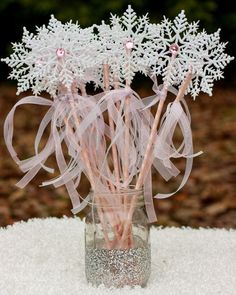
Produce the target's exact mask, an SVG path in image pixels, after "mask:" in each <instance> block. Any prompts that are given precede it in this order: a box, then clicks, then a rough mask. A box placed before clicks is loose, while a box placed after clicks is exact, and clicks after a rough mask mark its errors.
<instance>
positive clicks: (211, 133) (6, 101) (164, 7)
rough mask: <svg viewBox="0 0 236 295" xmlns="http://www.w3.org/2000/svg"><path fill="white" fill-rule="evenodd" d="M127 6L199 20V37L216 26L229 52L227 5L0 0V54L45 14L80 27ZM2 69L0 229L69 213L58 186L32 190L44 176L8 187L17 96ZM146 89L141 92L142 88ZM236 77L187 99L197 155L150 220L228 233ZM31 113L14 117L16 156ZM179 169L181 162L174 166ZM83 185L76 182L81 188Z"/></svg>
mask: <svg viewBox="0 0 236 295" xmlns="http://www.w3.org/2000/svg"><path fill="white" fill-rule="evenodd" d="M128 4H131V5H132V6H133V8H134V10H135V11H136V12H137V13H138V14H139V15H140V14H146V13H147V12H148V13H149V17H150V20H151V21H152V22H159V21H160V20H161V19H162V17H163V15H165V16H167V17H170V18H173V17H175V16H176V15H177V14H178V13H179V12H180V10H182V9H184V10H185V12H186V15H187V17H188V19H189V20H200V27H201V28H205V29H206V30H207V32H209V33H210V32H214V31H216V30H217V29H218V28H219V27H220V28H221V29H222V32H221V38H222V41H224V42H225V41H229V44H228V46H227V53H228V54H230V55H232V56H234V55H235V48H236V9H235V1H233V0H224V1H222V0H179V1H177V0H165V1H163V0H156V1H154V0H146V1H141V0H135V1H131V0H130V1H128V2H127V1H124V0H111V1H108V2H105V1H101V0H87V1H84V0H83V1H82V0H68V1H66V0H40V1H36V0H0V34H1V43H0V56H1V57H5V56H7V55H9V54H10V53H11V44H10V43H11V42H18V41H20V40H21V37H22V32H23V30H22V27H23V26H25V27H27V29H28V30H30V31H32V32H34V31H35V26H41V25H42V24H47V23H48V20H49V18H50V15H51V14H54V15H55V17H56V18H58V19H59V20H61V21H68V20H70V19H72V20H74V21H76V20H78V21H79V23H80V24H81V26H82V27H85V26H89V25H92V24H93V23H100V22H101V20H108V18H109V15H110V12H112V13H113V14H121V13H123V11H124V10H125V9H126V8H127V5H128ZM8 73H9V69H8V68H7V66H5V65H4V64H3V63H1V64H0V226H1V225H2V226H5V225H7V224H12V223H14V222H15V221H18V220H22V219H23V220H27V219H28V218H31V217H47V216H58V217H60V216H62V215H64V214H65V215H68V216H71V215H72V214H71V212H70V207H71V205H70V202H69V198H68V196H67V194H66V191H65V189H64V188H59V189H56V190H55V189H53V188H51V187H49V188H39V187H38V185H39V184H40V183H41V181H42V180H43V179H45V178H49V177H50V175H45V174H43V173H41V174H40V175H39V177H37V178H36V179H34V180H33V182H32V183H30V184H29V185H28V186H27V187H26V188H25V189H23V190H20V189H18V188H16V187H15V186H14V184H15V183H16V182H17V181H18V180H19V179H20V177H21V176H22V175H21V173H20V172H19V170H18V169H17V167H16V165H15V163H14V162H13V161H12V159H11V158H10V155H9V153H8V152H7V150H6V148H5V144H4V142H3V137H2V128H3V122H4V119H5V116H6V114H7V113H8V112H9V110H10V109H11V107H12V106H13V104H14V103H15V102H16V100H17V98H16V96H15V92H16V88H15V85H16V83H15V82H11V83H10V84H9V82H7V81H6V79H7V76H8ZM140 85H142V86H141V87H139V89H138V91H139V93H140V95H141V96H145V95H150V94H151V93H152V92H151V89H150V84H147V83H145V81H143V83H140ZM148 86H149V87H148ZM235 93H236V76H235V61H234V62H232V63H231V64H230V65H229V66H228V67H227V69H226V71H225V79H224V80H222V81H220V82H217V83H216V87H215V88H214V92H213V97H214V100H213V99H212V98H209V97H207V96H206V95H202V94H201V95H200V96H199V97H198V99H197V101H196V102H193V101H192V100H191V99H189V98H188V103H189V107H190V111H191V113H192V119H193V120H192V127H193V137H194V146H195V150H196V151H199V150H203V151H204V154H203V155H202V156H201V157H199V158H197V159H195V161H194V168H193V171H192V174H191V177H190V179H189V181H188V183H187V185H186V186H185V187H184V188H183V189H182V190H181V191H180V192H179V193H178V194H176V195H175V196H174V197H172V198H171V199H169V200H161V201H158V202H155V206H156V208H157V211H158V222H159V224H162V225H174V226H180V225H188V226H193V227H198V226H213V227H227V228H230V227H233V228H236V198H235V197H236V185H235V184H236V152H235V151H236V120H235V118H236V108H235ZM41 115H42V114H41V113H39V111H38V109H37V108H34V107H32V108H24V109H22V110H21V111H19V112H17V115H16V120H15V125H16V130H17V132H16V137H15V140H14V143H15V145H16V148H17V150H18V152H19V154H20V156H21V157H22V158H26V157H27V156H29V155H30V154H31V153H32V143H33V140H34V136H35V130H36V128H37V126H38V124H39V120H40V117H41ZM179 167H180V168H183V167H184V162H182V163H180V164H179ZM154 179H155V181H154V182H153V190H154V192H157V191H165V190H166V191H172V190H174V189H175V188H176V187H177V185H178V183H179V181H180V179H179V178H178V179H177V181H174V182H173V183H170V184H168V185H167V184H166V183H165V182H163V181H161V180H160V179H159V178H158V177H157V176H154ZM86 187H87V184H86V183H84V188H85V190H86Z"/></svg>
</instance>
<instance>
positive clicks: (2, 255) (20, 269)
mask: <svg viewBox="0 0 236 295" xmlns="http://www.w3.org/2000/svg"><path fill="white" fill-rule="evenodd" d="M151 245H152V273H151V277H150V279H149V282H148V285H147V287H146V288H140V287H135V288H133V289H131V288H128V287H127V288H126V287H125V288H123V289H107V288H105V287H104V286H100V287H98V288H95V287H92V286H91V285H89V284H87V282H86V278H85V273H84V223H83V222H82V221H81V220H80V219H79V218H77V217H75V218H67V217H64V218H62V219H58V218H46V219H31V220H29V221H28V222H18V223H15V224H14V225H13V226H8V227H7V228H0V295H38V294H40V295H49V294H50V295H51V294H52V295H62V294H63V295H79V294H86V295H90V294H92V295H99V294H110V295H112V294H114V295H126V294H127V295H134V294H142V295H147V294H158V295H169V294H173V295H183V294H186V295H198V294H199V295H205V294H207V295H210V294H212V295H213V294H214V295H218V294H224V295H229V294H232V295H235V294H236V230H225V229H203V228H200V229H192V228H160V227H158V228H152V229H151Z"/></svg>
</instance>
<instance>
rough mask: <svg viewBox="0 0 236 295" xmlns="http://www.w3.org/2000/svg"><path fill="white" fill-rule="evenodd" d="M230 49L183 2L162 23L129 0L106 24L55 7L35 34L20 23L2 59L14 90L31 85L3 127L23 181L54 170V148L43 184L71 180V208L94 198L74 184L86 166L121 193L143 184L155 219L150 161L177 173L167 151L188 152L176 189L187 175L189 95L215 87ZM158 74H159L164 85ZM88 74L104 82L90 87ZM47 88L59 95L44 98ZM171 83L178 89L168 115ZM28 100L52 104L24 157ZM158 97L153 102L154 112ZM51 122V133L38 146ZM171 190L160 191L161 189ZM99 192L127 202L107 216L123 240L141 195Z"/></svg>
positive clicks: (95, 186)
mask: <svg viewBox="0 0 236 295" xmlns="http://www.w3.org/2000/svg"><path fill="white" fill-rule="evenodd" d="M224 48H225V43H220V40H219V30H218V31H217V32H215V33H213V34H207V33H206V32H205V31H202V32H199V31H198V23H196V22H193V23H188V22H187V19H186V17H185V14H184V12H183V11H182V12H181V13H180V14H179V15H178V16H177V17H176V18H175V19H174V21H170V20H168V19H166V18H164V20H163V21H162V22H161V23H160V24H151V23H149V21H148V17H147V16H146V15H145V16H143V17H140V18H138V17H137V16H136V13H135V12H134V11H133V9H132V8H131V7H130V6H129V7H128V9H127V10H126V12H125V13H124V15H123V16H122V17H117V16H114V15H112V16H111V23H110V25H107V24H105V23H104V22H102V24H101V25H93V26H92V27H89V28H86V29H82V28H80V26H79V25H78V24H77V23H76V24H73V23H72V22H69V23H66V24H62V23H61V22H59V21H57V20H56V19H55V18H54V17H53V16H52V17H51V19H50V22H49V25H48V26H47V27H45V26H43V27H40V28H37V33H36V34H35V35H33V34H31V33H29V32H28V31H27V30H26V29H24V34H23V41H22V43H17V44H13V49H14V53H13V54H12V55H11V56H10V57H9V58H5V59H3V61H5V62H6V63H7V64H8V65H9V66H10V67H12V68H13V70H12V72H11V74H10V78H13V79H16V80H18V92H17V94H19V93H20V92H23V91H26V90H28V89H31V90H32V91H33V94H34V96H28V97H25V98H23V99H21V100H20V101H19V102H18V103H17V104H16V105H15V106H14V107H13V109H12V110H11V111H10V113H9V114H8V116H7V118H6V121H5V126H4V137H5V141H6V145H7V148H8V150H9V152H10V154H11V156H12V158H13V159H14V160H15V161H16V163H17V164H18V166H19V168H20V169H21V170H22V171H23V172H24V173H26V174H25V176H24V177H23V178H22V179H21V180H20V181H19V182H18V184H17V185H18V186H19V187H21V188H22V187H24V186H26V185H27V184H28V183H29V181H30V180H31V179H32V178H33V177H34V176H35V175H36V174H37V173H38V171H39V170H40V169H44V170H46V171H47V172H49V173H53V172H54V169H53V168H51V167H48V166H47V165H46V161H47V159H48V158H49V157H50V156H51V155H52V154H53V153H55V156H56V161H57V165H58V168H59V172H60V173H59V176H58V177H56V178H54V179H51V180H49V181H45V182H43V183H42V185H43V186H45V185H51V184H52V185H54V186H55V187H58V186H61V185H65V186H66V188H67V191H68V193H69V196H70V198H71V201H72V204H73V209H72V212H73V213H78V212H79V211H80V210H82V209H83V208H84V207H85V206H86V205H87V203H88V202H89V197H87V198H85V199H82V197H81V196H80V194H79V192H78V190H77V188H78V187H79V184H80V179H81V175H82V174H84V175H85V176H86V177H87V178H88V180H89V182H90V183H91V188H92V190H93V191H94V192H106V193H107V192H113V193H114V192H120V191H123V190H124V189H126V188H128V187H129V186H130V185H131V184H132V185H134V187H135V189H141V188H142V187H144V191H145V203H146V209H147V214H148V217H149V221H150V222H153V221H155V220H156V215H155V211H154V208H153V200H152V186H151V184H152V179H151V177H152V176H151V168H154V170H156V171H157V172H158V173H160V175H161V176H162V177H163V178H164V179H165V180H166V181H168V180H169V179H170V178H171V177H175V176H177V175H178V174H179V173H180V171H179V170H178V169H177V167H176V166H175V165H174V164H173V162H172V161H171V159H172V158H181V157H182V158H186V168H185V172H184V177H183V180H182V182H181V184H180V186H179V188H178V190H179V189H181V188H182V187H183V185H184V184H185V183H186V181H187V179H188V177H189V175H190V172H191V168H192V159H193V157H195V156H196V155H198V154H199V153H198V154H193V145H192V133H191V128H190V114H189V111H188V108H187V104H186V102H185V100H184V95H186V94H188V93H190V94H191V95H192V96H193V97H194V98H195V97H196V96H197V95H198V94H199V92H200V91H203V92H206V93H208V94H209V95H211V91H212V87H213V81H214V80H217V79H220V78H222V77H223V74H222V69H223V68H224V67H225V66H226V64H228V63H229V62H230V61H231V60H232V59H233V58H232V57H230V56H228V55H227V54H225V53H224ZM138 72H139V73H142V74H144V75H147V76H149V77H150V78H151V79H152V80H153V81H154V87H153V90H154V92H155V95H154V96H153V97H149V98H145V99H141V98H140V97H139V95H138V94H137V93H136V92H135V91H134V90H132V88H131V83H132V81H133V78H134V76H135V74H136V73H138ZM157 77H158V79H159V78H161V79H162V84H161V85H158V84H157ZM89 82H93V83H94V85H95V86H96V87H97V88H102V89H103V91H102V92H101V93H99V94H96V95H88V94H87V93H86V85H87V83H89ZM174 86H177V88H174ZM41 91H46V92H48V93H49V94H50V96H51V97H52V98H53V100H49V99H46V98H43V97H39V96H38V94H39V93H40V92H41ZM168 92H172V93H174V94H175V96H176V98H175V99H174V101H173V102H171V103H169V104H168V105H167V108H166V111H165V113H164V115H162V112H163V108H164V104H165V100H166V97H167V94H168ZM23 104H36V105H43V106H48V107H49V109H48V111H47V113H46V114H45V116H44V117H43V119H42V121H41V123H40V126H39V129H38V131H37V134H36V138H35V145H34V149H35V155H33V156H32V157H30V158H29V159H26V160H20V159H19V158H18V156H17V154H16V152H15V150H14V148H13V145H12V140H13V117H14V112H15V110H16V108H17V107H18V106H20V105H23ZM152 106H156V107H157V109H156V112H155V116H153V115H152V113H151V107H152ZM48 126H50V134H49V136H48V139H47V142H46V144H45V145H44V147H43V148H41V149H40V142H41V139H42V137H43V136H45V134H46V129H47V128H48ZM177 126H179V127H180V130H181V132H182V135H183V141H182V143H181V144H180V146H179V147H178V148H176V147H175V145H174V143H173V135H174V132H175V129H176V127H177ZM158 127H159V128H158ZM62 144H63V145H64V146H65V149H64V150H63V149H62ZM65 154H66V156H65ZM68 157H69V160H68ZM171 195H172V194H157V195H156V196H155V198H166V197H169V196H171ZM96 201H97V204H100V205H103V203H104V202H105V203H106V204H108V205H109V206H110V207H112V205H114V204H116V206H119V207H120V208H122V210H120V211H123V213H125V214H122V216H119V214H118V213H116V212H115V211H114V212H113V213H112V214H111V213H109V214H110V219H109V220H110V222H111V223H112V226H113V229H114V232H115V237H116V239H117V245H119V247H127V235H128V234H129V229H130V223H131V220H132V214H133V211H134V207H135V203H136V198H135V196H134V197H133V198H132V199H131V200H130V199H128V198H125V197H124V199H123V200H115V199H113V198H99V197H98V198H97V200H96ZM127 202H129V204H128V203H127ZM120 211H119V212H120ZM99 214H100V217H101V220H102V216H103V215H104V214H106V212H105V210H100V213H99ZM104 234H106V233H105V230H104ZM109 242H110V241H108V242H107V243H108V245H107V246H109ZM130 246H132V245H130Z"/></svg>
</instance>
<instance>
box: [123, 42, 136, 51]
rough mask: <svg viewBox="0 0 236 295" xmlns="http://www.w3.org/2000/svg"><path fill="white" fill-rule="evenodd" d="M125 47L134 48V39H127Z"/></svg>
mask: <svg viewBox="0 0 236 295" xmlns="http://www.w3.org/2000/svg"><path fill="white" fill-rule="evenodd" d="M125 47H126V48H127V49H129V50H130V49H133V47H134V42H133V41H131V40H129V41H127V42H126V43H125Z"/></svg>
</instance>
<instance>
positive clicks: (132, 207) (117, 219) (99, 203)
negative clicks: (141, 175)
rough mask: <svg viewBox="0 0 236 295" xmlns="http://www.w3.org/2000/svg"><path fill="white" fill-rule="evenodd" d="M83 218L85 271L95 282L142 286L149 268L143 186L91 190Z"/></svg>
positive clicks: (148, 244) (109, 285)
mask: <svg viewBox="0 0 236 295" xmlns="http://www.w3.org/2000/svg"><path fill="white" fill-rule="evenodd" d="M89 204H90V209H91V210H90V212H89V214H88V215H87V217H86V222H85V272H86V278H87V281H88V282H89V283H91V284H92V285H94V286H99V285H101V284H104V285H105V286H106V287H116V288H121V287H124V286H126V285H128V286H136V285H139V286H142V287H145V286H146V284H147V281H148V278H149V276H150V272H151V247H150V237H149V235H150V231H149V225H148V219H147V215H146V213H145V210H144V195H143V190H136V189H134V188H132V187H129V188H127V189H120V190H119V191H116V192H91V193H90V201H89Z"/></svg>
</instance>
